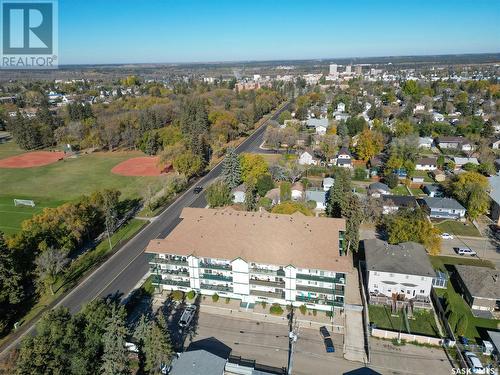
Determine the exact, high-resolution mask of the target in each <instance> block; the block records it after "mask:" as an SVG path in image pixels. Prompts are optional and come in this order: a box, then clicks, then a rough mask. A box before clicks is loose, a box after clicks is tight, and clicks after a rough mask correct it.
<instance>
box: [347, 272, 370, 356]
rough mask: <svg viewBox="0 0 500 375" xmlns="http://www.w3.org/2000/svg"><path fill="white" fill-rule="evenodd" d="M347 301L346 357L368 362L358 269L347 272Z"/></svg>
mask: <svg viewBox="0 0 500 375" xmlns="http://www.w3.org/2000/svg"><path fill="white" fill-rule="evenodd" d="M345 302H346V304H345V307H344V311H345V312H344V315H345V321H346V324H345V336H344V358H345V359H347V360H349V361H356V362H361V363H366V362H367V357H366V352H365V339H364V335H365V332H364V325H363V304H362V302H361V295H360V290H359V278H358V273H357V270H356V269H355V270H354V271H353V272H352V273H349V274H347V282H346V296H345Z"/></svg>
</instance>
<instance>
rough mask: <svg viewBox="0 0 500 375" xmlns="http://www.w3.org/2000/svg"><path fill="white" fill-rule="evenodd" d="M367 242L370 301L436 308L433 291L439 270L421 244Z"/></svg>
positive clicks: (372, 240) (365, 247)
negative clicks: (432, 297) (433, 306)
mask: <svg viewBox="0 0 500 375" xmlns="http://www.w3.org/2000/svg"><path fill="white" fill-rule="evenodd" d="M363 245H364V246H363V247H364V250H365V258H366V273H367V277H366V280H367V281H366V284H367V289H368V293H369V302H370V303H374V304H380V303H381V304H389V305H392V304H397V306H395V307H402V306H401V305H403V306H404V305H406V304H410V305H411V306H413V307H424V308H432V307H431V306H432V305H431V303H430V293H431V289H432V280H433V278H434V277H435V276H436V273H435V272H434V269H433V268H432V265H431V262H430V260H429V256H428V255H427V252H426V251H425V248H424V247H423V246H422V245H421V244H419V243H416V242H403V243H400V244H398V245H390V244H388V243H387V242H385V241H382V240H379V239H369V240H364V241H363Z"/></svg>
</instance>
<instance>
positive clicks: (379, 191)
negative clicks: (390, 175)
mask: <svg viewBox="0 0 500 375" xmlns="http://www.w3.org/2000/svg"><path fill="white" fill-rule="evenodd" d="M367 194H368V195H370V196H372V197H375V198H379V197H380V196H382V195H391V194H392V193H391V189H390V188H389V186H387V185H386V184H383V183H382V182H374V183H373V184H370V185H369V186H368V190H367Z"/></svg>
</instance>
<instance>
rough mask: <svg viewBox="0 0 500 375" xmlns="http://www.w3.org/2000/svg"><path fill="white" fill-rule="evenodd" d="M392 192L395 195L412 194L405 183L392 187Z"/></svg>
mask: <svg viewBox="0 0 500 375" xmlns="http://www.w3.org/2000/svg"><path fill="white" fill-rule="evenodd" d="M391 193H392V194H394V195H410V194H409V193H408V189H406V186H404V185H398V186H396V187H395V188H394V189H391Z"/></svg>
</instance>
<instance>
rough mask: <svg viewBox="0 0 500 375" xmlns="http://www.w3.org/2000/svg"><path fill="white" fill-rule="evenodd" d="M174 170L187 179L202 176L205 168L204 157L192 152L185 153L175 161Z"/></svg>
mask: <svg viewBox="0 0 500 375" xmlns="http://www.w3.org/2000/svg"><path fill="white" fill-rule="evenodd" d="M173 166H174V169H175V170H176V171H177V172H178V173H180V174H182V175H184V176H185V177H186V178H187V179H190V178H191V177H193V176H195V175H197V174H200V173H201V172H202V171H203V169H204V168H205V162H204V161H203V159H202V157H201V156H199V155H196V154H194V153H192V152H190V151H186V152H183V153H182V154H180V155H178V156H177V157H176V158H175V159H174V161H173Z"/></svg>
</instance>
